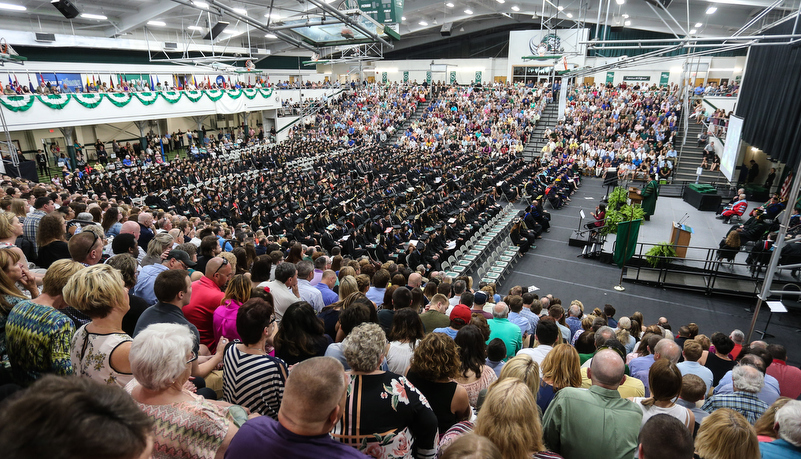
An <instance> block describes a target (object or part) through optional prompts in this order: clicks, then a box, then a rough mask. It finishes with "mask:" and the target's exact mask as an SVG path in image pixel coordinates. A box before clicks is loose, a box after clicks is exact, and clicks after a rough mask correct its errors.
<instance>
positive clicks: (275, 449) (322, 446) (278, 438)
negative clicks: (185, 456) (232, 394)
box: [225, 416, 368, 459]
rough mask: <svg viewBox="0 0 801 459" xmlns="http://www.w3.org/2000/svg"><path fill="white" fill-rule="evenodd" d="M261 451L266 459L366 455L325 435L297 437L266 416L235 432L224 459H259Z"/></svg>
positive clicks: (361, 457)
mask: <svg viewBox="0 0 801 459" xmlns="http://www.w3.org/2000/svg"><path fill="white" fill-rule="evenodd" d="M265 451H269V452H270V454H269V456H270V457H291V458H293V459H319V458H321V457H325V458H329V459H347V458H356V459H365V458H367V457H368V456H365V455H364V454H362V453H360V452H359V450H357V449H356V448H353V447H352V446H347V445H345V444H342V443H340V442H338V441H336V440H334V439H333V438H331V437H330V436H329V435H328V434H324V435H316V436H313V437H306V436H302V435H297V434H294V433H292V432H290V431H289V430H287V429H286V428H284V426H282V425H281V424H279V423H278V421H275V420H274V419H273V418H271V417H269V416H260V417H258V418H254V419H251V420H249V421H247V422H246V423H245V424H243V425H242V428H240V429H239V432H237V433H236V435H235V436H234V439H233V440H231V444H230V445H229V446H228V450H227V451H226V452H225V457H226V459H251V458H252V459H262V458H264V457H266V456H265Z"/></svg>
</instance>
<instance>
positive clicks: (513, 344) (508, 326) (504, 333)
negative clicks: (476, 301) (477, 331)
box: [487, 301, 523, 359]
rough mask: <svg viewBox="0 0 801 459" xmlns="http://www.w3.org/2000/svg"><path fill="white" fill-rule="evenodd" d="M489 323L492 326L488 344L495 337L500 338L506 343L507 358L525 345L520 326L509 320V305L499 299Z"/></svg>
mask: <svg viewBox="0 0 801 459" xmlns="http://www.w3.org/2000/svg"><path fill="white" fill-rule="evenodd" d="M487 323H488V324H489V327H490V337H489V339H488V340H487V344H489V342H490V341H492V340H493V339H495V338H500V339H501V340H502V341H503V343H504V344H506V358H507V359H511V358H512V357H514V356H515V354H517V351H519V350H520V349H521V348H522V347H523V334H522V332H521V331H520V327H518V326H517V325H515V324H513V323H512V322H509V306H508V305H507V304H506V303H504V302H503V301H499V302H498V303H496V304H495V306H494V307H493V308H492V320H488V321H487Z"/></svg>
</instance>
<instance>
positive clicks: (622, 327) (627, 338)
mask: <svg viewBox="0 0 801 459" xmlns="http://www.w3.org/2000/svg"><path fill="white" fill-rule="evenodd" d="M629 330H631V319H629V318H628V317H621V318H620V320H618V321H617V328H616V329H615V338H617V340H618V341H620V342H621V343H623V345H624V346H626V354H631V353H632V352H633V351H634V345H635V344H636V343H637V340H636V339H634V337H633V336H631V334H630V333H629Z"/></svg>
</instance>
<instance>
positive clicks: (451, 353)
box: [407, 333, 471, 432]
mask: <svg viewBox="0 0 801 459" xmlns="http://www.w3.org/2000/svg"><path fill="white" fill-rule="evenodd" d="M458 375H459V353H458V350H457V349H456V343H455V342H454V341H453V339H451V338H450V337H449V336H447V335H445V334H443V333H429V334H428V335H426V337H425V338H423V340H422V341H421V342H420V344H419V345H418V346H417V347H416V348H415V350H414V357H412V364H411V367H410V368H409V372H408V373H407V379H408V380H409V382H411V383H412V384H413V385H414V387H416V388H417V390H418V391H420V393H422V394H423V395H424V396H425V397H426V399H427V400H428V403H429V404H430V405H431V409H432V410H434V414H436V415H437V421H438V426H439V431H440V432H447V431H448V429H449V428H450V427H451V426H452V425H454V424H456V423H457V422H459V421H462V420H465V419H468V418H469V417H470V414H471V411H470V400H469V397H468V395H467V391H466V390H465V388H464V387H462V386H460V385H459V384H458V383H456V382H455V381H453V378H456V377H457V376H458Z"/></svg>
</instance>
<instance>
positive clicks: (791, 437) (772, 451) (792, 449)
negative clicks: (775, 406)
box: [759, 400, 801, 459]
mask: <svg viewBox="0 0 801 459" xmlns="http://www.w3.org/2000/svg"><path fill="white" fill-rule="evenodd" d="M774 430H775V431H776V433H777V435H778V438H777V439H776V440H775V441H773V442H769V443H768V442H762V443H760V444H759V451H760V452H761V453H762V459H798V458H801V401H798V400H790V401H789V402H787V403H786V404H785V405H784V406H783V407H781V408H780V409H779V410H778V411H776V423H775V425H774Z"/></svg>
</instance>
